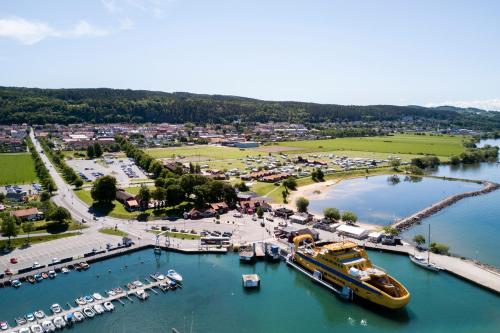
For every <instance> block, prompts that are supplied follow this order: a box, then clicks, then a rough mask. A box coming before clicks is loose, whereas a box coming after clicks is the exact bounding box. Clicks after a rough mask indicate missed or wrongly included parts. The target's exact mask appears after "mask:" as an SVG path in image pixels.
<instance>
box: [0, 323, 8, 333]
mask: <svg viewBox="0 0 500 333" xmlns="http://www.w3.org/2000/svg"><path fill="white" fill-rule="evenodd" d="M9 328H10V327H9V323H7V322H6V321H0V329H1V330H2V331H6V330H8V329H9Z"/></svg>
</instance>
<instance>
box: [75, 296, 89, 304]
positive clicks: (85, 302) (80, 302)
mask: <svg viewBox="0 0 500 333" xmlns="http://www.w3.org/2000/svg"><path fill="white" fill-rule="evenodd" d="M75 303H76V304H78V305H85V304H87V301H86V300H85V298H83V297H78V298H77V299H75Z"/></svg>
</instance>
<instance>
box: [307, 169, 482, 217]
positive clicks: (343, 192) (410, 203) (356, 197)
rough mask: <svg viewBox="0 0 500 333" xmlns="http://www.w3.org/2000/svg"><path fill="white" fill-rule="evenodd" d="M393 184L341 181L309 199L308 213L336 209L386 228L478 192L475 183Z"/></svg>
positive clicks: (379, 179) (383, 179)
mask: <svg viewBox="0 0 500 333" xmlns="http://www.w3.org/2000/svg"><path fill="white" fill-rule="evenodd" d="M397 180H398V181H394V179H393V178H392V176H387V175H385V176H374V177H368V178H356V179H348V180H345V181H342V182H341V183H339V184H338V185H335V186H332V187H331V188H330V189H328V191H324V192H322V193H321V194H320V195H319V196H318V197H317V198H316V197H311V198H309V199H310V204H309V210H310V211H312V212H314V213H317V214H322V212H323V209H325V208H327V207H336V208H338V209H339V210H350V211H353V212H355V213H356V214H357V215H358V218H359V221H361V222H367V223H371V224H378V225H388V224H391V223H393V222H394V220H395V219H397V218H403V217H406V216H409V215H411V214H413V213H415V212H417V211H419V210H421V209H423V208H425V207H427V206H429V205H430V204H432V203H434V202H436V201H439V200H441V199H444V198H446V197H448V196H450V195H453V194H456V193H462V192H467V191H471V190H475V189H478V188H480V185H478V184H475V183H467V182H461V181H445V180H440V179H433V178H420V177H417V178H415V177H413V178H410V177H405V176H398V177H397Z"/></svg>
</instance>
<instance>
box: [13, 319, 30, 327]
mask: <svg viewBox="0 0 500 333" xmlns="http://www.w3.org/2000/svg"><path fill="white" fill-rule="evenodd" d="M27 322H28V320H26V318H23V317H17V318H16V324H17V325H18V326H20V325H24V324H26V323H27Z"/></svg>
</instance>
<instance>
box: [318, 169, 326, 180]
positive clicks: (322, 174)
mask: <svg viewBox="0 0 500 333" xmlns="http://www.w3.org/2000/svg"><path fill="white" fill-rule="evenodd" d="M316 179H317V180H318V181H319V182H322V181H325V173H324V172H323V170H321V168H316Z"/></svg>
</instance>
